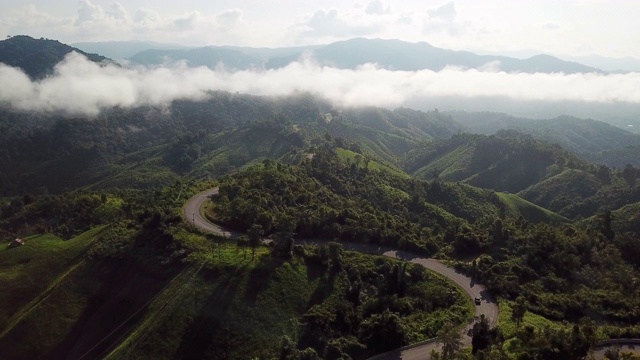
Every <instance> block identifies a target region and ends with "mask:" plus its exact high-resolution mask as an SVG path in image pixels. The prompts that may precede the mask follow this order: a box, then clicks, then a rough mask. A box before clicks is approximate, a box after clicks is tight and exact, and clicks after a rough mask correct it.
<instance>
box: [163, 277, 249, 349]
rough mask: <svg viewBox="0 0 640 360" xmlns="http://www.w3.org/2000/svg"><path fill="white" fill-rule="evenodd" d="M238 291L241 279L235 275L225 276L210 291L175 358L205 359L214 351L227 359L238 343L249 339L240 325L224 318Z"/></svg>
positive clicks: (183, 338)
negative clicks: (245, 337) (238, 279)
mask: <svg viewBox="0 0 640 360" xmlns="http://www.w3.org/2000/svg"><path fill="white" fill-rule="evenodd" d="M238 290H240V282H239V281H237V278H235V277H234V276H229V277H227V278H225V279H224V280H223V282H222V283H220V285H218V286H216V287H215V288H213V289H212V290H211V292H210V294H209V297H207V299H206V300H205V301H204V303H203V304H202V305H201V307H200V310H199V312H198V314H197V315H196V316H195V318H194V319H193V321H191V322H190V323H189V325H187V326H186V328H185V329H184V332H183V333H182V337H181V339H180V345H179V346H178V349H177V351H176V354H175V357H176V358H182V359H204V358H208V357H209V355H210V354H212V353H216V354H218V355H222V358H227V357H229V355H230V354H229V353H228V352H229V350H230V349H233V348H235V347H236V346H237V344H236V343H237V342H240V341H244V340H246V339H243V337H244V335H243V334H244V332H243V331H242V329H240V328H239V325H238V324H235V323H228V322H226V321H225V318H226V317H227V312H228V311H229V308H230V307H231V305H232V304H233V302H234V299H236V296H237V293H238Z"/></svg>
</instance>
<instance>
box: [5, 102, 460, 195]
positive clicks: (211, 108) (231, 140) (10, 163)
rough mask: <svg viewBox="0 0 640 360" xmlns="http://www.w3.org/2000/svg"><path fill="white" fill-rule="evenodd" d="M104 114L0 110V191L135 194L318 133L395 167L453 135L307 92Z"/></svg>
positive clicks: (453, 128)
mask: <svg viewBox="0 0 640 360" xmlns="http://www.w3.org/2000/svg"><path fill="white" fill-rule="evenodd" d="M167 110H168V111H166V112H164V111H160V110H158V109H154V108H147V107H142V108H134V109H109V110H105V111H103V112H102V113H101V114H100V115H98V116H97V117H96V118H93V119H91V120H89V119H87V118H83V117H81V116H78V117H73V118H68V117H64V116H61V115H56V114H39V115H38V116H35V115H34V116H30V115H27V114H24V113H16V112H12V111H9V110H2V111H0V130H3V131H2V132H1V133H0V140H3V141H2V142H0V184H2V186H1V188H2V191H3V192H6V194H10V193H15V192H18V193H24V192H33V193H42V192H47V191H48V192H52V193H59V192H61V191H65V190H71V189H76V188H78V187H84V186H94V187H95V188H113V187H120V188H131V187H134V188H140V187H150V186H159V185H163V184H169V183H172V182H173V181H175V180H176V179H178V178H179V177H181V176H184V175H187V174H190V175H191V176H194V177H197V178H206V177H210V176H220V175H224V174H227V173H228V172H230V171H233V170H235V169H238V168H241V167H243V166H245V165H246V164H248V163H251V162H254V161H258V160H261V159H264V158H276V159H277V158H280V157H283V156H288V155H289V154H290V152H291V151H300V150H301V149H304V148H305V147H307V146H310V145H312V144H313V143H314V141H316V140H317V139H320V138H323V137H324V136H325V135H326V136H331V137H338V138H343V139H348V140H354V141H358V142H359V144H360V145H359V146H360V147H362V148H363V150H364V151H367V152H368V153H371V154H375V155H376V156H378V157H380V158H382V159H383V161H385V162H387V163H389V164H390V165H397V164H398V163H399V159H400V157H401V156H403V155H404V154H405V153H406V152H407V151H409V150H410V149H411V148H413V147H414V146H416V145H417V144H419V143H420V141H422V140H424V139H425V138H428V139H431V138H443V137H450V136H451V135H453V134H455V133H457V132H459V131H461V130H462V127H461V126H459V125H458V124H457V123H455V122H454V121H453V120H451V118H450V117H449V116H446V115H444V114H441V113H438V112H421V111H415V110H410V109H396V110H393V111H391V110H386V109H381V108H375V107H364V108H358V109H355V108H345V109H341V108H334V107H333V106H332V105H331V104H329V103H327V102H326V101H324V100H321V99H318V98H315V97H313V96H310V95H308V94H300V95H297V96H291V97H284V98H268V97H260V96H249V95H238V94H229V93H225V92H215V93H211V95H210V98H209V99H208V100H207V101H201V102H190V101H176V102H174V103H173V104H172V105H171V106H170V107H169V108H168V109H167Z"/></svg>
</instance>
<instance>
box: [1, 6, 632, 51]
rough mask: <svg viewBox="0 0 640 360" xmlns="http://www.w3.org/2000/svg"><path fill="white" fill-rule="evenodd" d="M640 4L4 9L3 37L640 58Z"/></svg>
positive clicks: (35, 7)
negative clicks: (359, 43)
mask: <svg viewBox="0 0 640 360" xmlns="http://www.w3.org/2000/svg"><path fill="white" fill-rule="evenodd" d="M638 19H640V1H638V0H562V1H557V0H535V1H521V0H482V1H478V0H454V1H437V0H436V1H431V0H403V1H383V0H364V1H356V2H348V1H337V0H323V1H315V0H313V1H310V0H305V1H300V0H237V1H211V0H181V1H174V0H153V1H152V0H127V1H121V2H113V1H109V0H81V1H77V0H56V1H50V0H31V1H30V0H27V1H15V0H0V36H2V37H6V36H7V35H30V36H33V37H36V38H39V37H45V38H50V39H56V40H60V41H61V42H64V43H74V42H83V41H110V40H151V41H156V42H163V43H178V44H184V45H191V46H204V45H239V46H254V47H282V46H296V45H315V44H325V43H330V42H333V41H338V40H344V39H348V38H353V37H367V38H387V39H388V38H396V39H401V40H406V41H411V42H418V41H426V42H428V43H430V44H432V45H435V46H438V47H443V48H450V49H456V50H470V51H476V52H492V53H496V52H497V53H503V54H511V55H514V54H523V56H524V55H532V54H535V53H550V54H565V55H574V56H580V55H589V54H597V55H601V56H606V57H617V58H619V57H635V58H640V21H638Z"/></svg>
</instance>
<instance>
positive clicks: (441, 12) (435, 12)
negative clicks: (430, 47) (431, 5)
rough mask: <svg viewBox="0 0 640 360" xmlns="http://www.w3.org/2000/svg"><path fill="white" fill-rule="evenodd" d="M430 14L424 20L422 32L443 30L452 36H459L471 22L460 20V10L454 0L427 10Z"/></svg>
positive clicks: (429, 32) (428, 32)
mask: <svg viewBox="0 0 640 360" xmlns="http://www.w3.org/2000/svg"><path fill="white" fill-rule="evenodd" d="M427 14H428V15H429V16H428V18H427V19H425V21H424V25H423V28H422V32H423V33H424V34H431V33H439V32H443V33H446V34H448V35H450V36H459V35H461V34H462V33H464V32H465V30H466V28H467V27H468V26H469V25H470V24H469V23H462V22H460V21H458V19H457V16H458V12H457V10H456V5H455V3H453V2H449V3H446V4H444V5H442V6H440V7H438V8H435V9H431V10H427Z"/></svg>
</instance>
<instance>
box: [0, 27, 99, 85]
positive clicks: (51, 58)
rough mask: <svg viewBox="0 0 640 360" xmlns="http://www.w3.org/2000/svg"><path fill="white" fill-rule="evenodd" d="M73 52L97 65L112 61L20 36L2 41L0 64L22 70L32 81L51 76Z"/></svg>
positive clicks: (60, 45) (45, 41) (51, 41)
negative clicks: (56, 66)
mask: <svg viewBox="0 0 640 360" xmlns="http://www.w3.org/2000/svg"><path fill="white" fill-rule="evenodd" d="M72 51H75V52H77V53H80V54H82V55H84V56H86V57H87V59H89V60H91V61H94V62H97V63H100V62H109V61H112V60H110V59H108V58H106V57H104V56H102V55H97V54H89V53H86V52H84V51H82V50H80V49H77V48H74V47H71V46H69V45H66V44H63V43H61V42H59V41H57V40H49V39H43V38H41V39H34V38H32V37H30V36H25V35H18V36H13V37H10V38H7V39H6V40H2V41H0V62H1V63H4V64H6V65H9V66H12V67H18V68H20V69H22V70H23V71H24V72H25V73H26V74H27V75H29V76H30V77H31V78H32V79H41V78H43V77H45V76H47V75H49V74H51V72H52V71H53V68H54V66H55V65H56V64H58V63H59V62H60V61H62V59H64V57H65V56H66V55H67V54H68V53H70V52H72Z"/></svg>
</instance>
